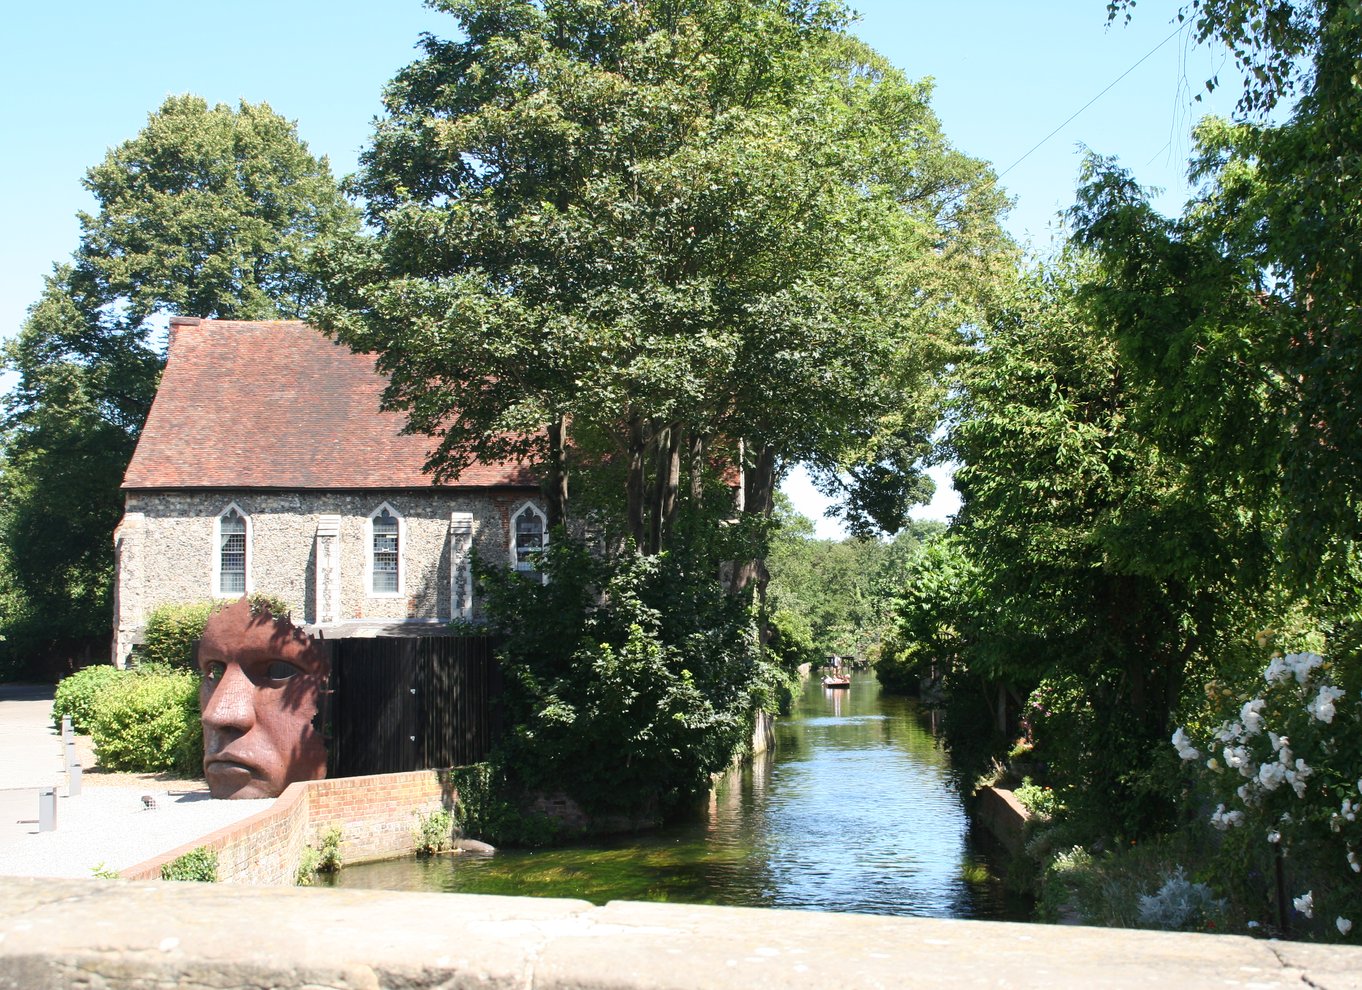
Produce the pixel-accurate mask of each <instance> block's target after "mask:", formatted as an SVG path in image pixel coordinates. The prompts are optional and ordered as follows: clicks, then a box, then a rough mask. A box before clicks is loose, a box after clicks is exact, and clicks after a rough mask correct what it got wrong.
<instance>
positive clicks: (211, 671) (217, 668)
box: [203, 660, 227, 681]
mask: <svg viewBox="0 0 1362 990" xmlns="http://www.w3.org/2000/svg"><path fill="white" fill-rule="evenodd" d="M226 671H227V665H226V664H225V663H223V662H222V661H221V660H209V661H208V662H207V663H205V664H204V665H203V679H204V680H205V681H220V680H222V675H223V674H224V673H226Z"/></svg>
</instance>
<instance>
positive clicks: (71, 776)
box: [66, 763, 81, 798]
mask: <svg viewBox="0 0 1362 990" xmlns="http://www.w3.org/2000/svg"><path fill="white" fill-rule="evenodd" d="M80 775H81V766H80V764H79V763H76V764H74V765H73V766H72V767H71V769H70V770H68V771H66V796H67V797H69V798H73V797H79V796H80Z"/></svg>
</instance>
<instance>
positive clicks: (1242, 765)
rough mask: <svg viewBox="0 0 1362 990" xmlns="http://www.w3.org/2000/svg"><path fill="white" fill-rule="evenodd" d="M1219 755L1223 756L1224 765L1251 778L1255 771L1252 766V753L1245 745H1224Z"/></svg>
mask: <svg viewBox="0 0 1362 990" xmlns="http://www.w3.org/2000/svg"><path fill="white" fill-rule="evenodd" d="M1221 755H1222V756H1224V757H1225V765H1226V766H1227V767H1230V768H1231V769H1233V770H1238V771H1239V773H1240V775H1241V776H1244V777H1249V778H1252V777H1253V775H1254V774H1255V773H1257V771H1256V770H1255V769H1254V766H1253V754H1252V753H1250V752H1249V751H1248V750H1247V749H1246V748H1245V747H1243V746H1226V747H1225V748H1224V749H1223V750H1222V751H1221Z"/></svg>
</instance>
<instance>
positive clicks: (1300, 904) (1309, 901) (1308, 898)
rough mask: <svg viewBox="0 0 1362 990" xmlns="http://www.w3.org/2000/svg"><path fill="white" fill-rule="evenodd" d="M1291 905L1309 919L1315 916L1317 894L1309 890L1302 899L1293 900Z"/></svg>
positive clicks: (1302, 895)
mask: <svg viewBox="0 0 1362 990" xmlns="http://www.w3.org/2000/svg"><path fill="white" fill-rule="evenodd" d="M1291 903H1292V905H1294V906H1295V908H1296V910H1297V911H1299V912H1300V913H1301V914H1303V915H1305V916H1306V917H1307V918H1313V917H1314V916H1315V892H1314V891H1313V890H1307V891H1306V892H1305V893H1303V894H1301V895H1300V897H1293V898H1291Z"/></svg>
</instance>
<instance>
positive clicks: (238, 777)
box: [203, 760, 283, 800]
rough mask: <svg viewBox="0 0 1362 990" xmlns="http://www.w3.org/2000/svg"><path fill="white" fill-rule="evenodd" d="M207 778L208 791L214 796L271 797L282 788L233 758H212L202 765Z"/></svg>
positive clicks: (276, 794) (276, 795)
mask: <svg viewBox="0 0 1362 990" xmlns="http://www.w3.org/2000/svg"><path fill="white" fill-rule="evenodd" d="M203 775H204V776H205V777H206V778H208V791H209V793H211V794H212V795H213V797H215V798H240V799H247V800H249V799H254V798H273V797H278V796H279V794H280V792H281V791H282V790H283V788H282V787H280V786H277V785H276V784H275V782H274V781H271V780H269V779H267V778H264V777H261V776H260V775H259V774H258V773H257V772H256V770H255V768H254V767H251V766H249V765H247V764H245V763H237V762H235V761H233V760H213V761H211V762H205V763H204V765H203Z"/></svg>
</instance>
